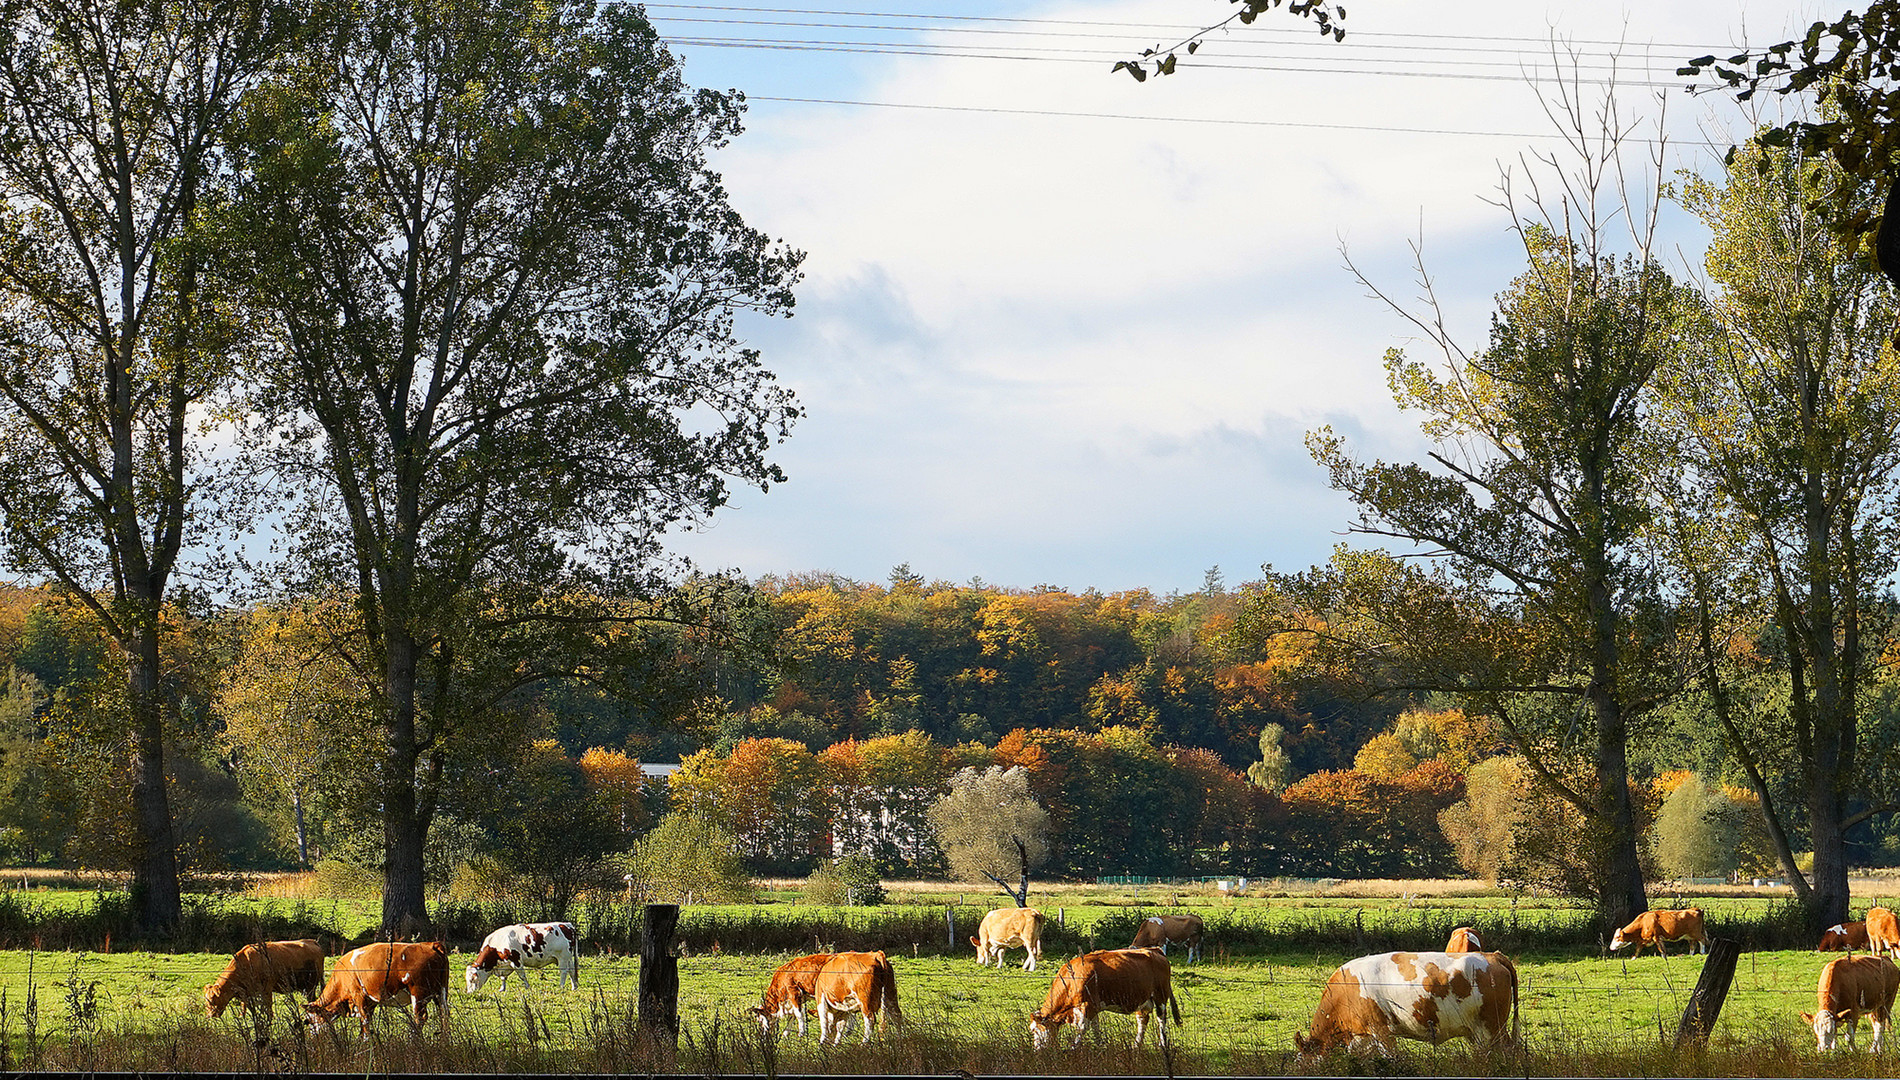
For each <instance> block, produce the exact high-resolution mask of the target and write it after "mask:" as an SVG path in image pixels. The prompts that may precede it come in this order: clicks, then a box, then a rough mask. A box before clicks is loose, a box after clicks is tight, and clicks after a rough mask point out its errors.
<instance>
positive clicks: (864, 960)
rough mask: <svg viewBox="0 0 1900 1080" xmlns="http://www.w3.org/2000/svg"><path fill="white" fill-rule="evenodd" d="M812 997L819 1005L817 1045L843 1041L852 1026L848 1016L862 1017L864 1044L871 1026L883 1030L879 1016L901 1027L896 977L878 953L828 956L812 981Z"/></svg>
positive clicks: (869, 1033) (847, 953) (902, 1013)
mask: <svg viewBox="0 0 1900 1080" xmlns="http://www.w3.org/2000/svg"><path fill="white" fill-rule="evenodd" d="M812 996H813V997H814V998H815V999H816V1000H817V1002H818V1045H820V1046H823V1045H825V1040H826V1039H827V1038H830V1040H831V1044H832V1045H833V1046H836V1045H838V1044H839V1043H841V1042H843V1041H844V1036H845V1030H846V1029H847V1028H849V1027H850V1026H851V1014H852V1013H858V1014H861V1015H862V1016H863V1017H864V1041H865V1042H867V1043H868V1042H870V1041H871V1027H872V1025H873V1024H875V1025H877V1026H878V1027H880V1028H881V1027H883V1026H884V1022H883V1019H882V1016H881V1015H880V1014H884V1015H888V1016H889V1017H890V1022H891V1023H893V1024H898V1025H900V1026H901V1025H902V1024H903V1023H904V1011H903V1010H902V1009H900V1008H898V1007H897V977H896V975H895V974H894V973H893V972H892V971H891V962H890V960H889V959H888V958H887V957H885V955H884V954H883V953H881V952H841V953H833V954H831V959H829V960H826V961H825V966H824V967H821V968H819V969H818V976H817V977H816V978H815V979H813V980H812Z"/></svg>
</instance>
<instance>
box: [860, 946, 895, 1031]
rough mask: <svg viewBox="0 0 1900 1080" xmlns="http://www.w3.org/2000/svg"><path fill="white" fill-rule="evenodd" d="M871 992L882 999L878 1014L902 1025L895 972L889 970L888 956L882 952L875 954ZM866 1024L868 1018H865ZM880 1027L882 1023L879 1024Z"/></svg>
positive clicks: (868, 1021) (867, 1023)
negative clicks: (875, 970) (874, 976)
mask: <svg viewBox="0 0 1900 1080" xmlns="http://www.w3.org/2000/svg"><path fill="white" fill-rule="evenodd" d="M871 993H872V994H874V995H876V996H877V997H878V998H880V999H882V1000H881V1003H880V1005H879V1009H878V1016H879V1017H884V1016H887V1015H888V1016H889V1017H890V1018H891V1019H890V1022H891V1023H892V1024H895V1025H897V1026H898V1027H903V1026H904V1010H903V1009H902V1008H900V1007H899V1006H898V1004H897V973H896V972H894V971H892V970H891V961H890V958H889V957H887V956H885V955H884V954H883V953H878V954H877V977H876V978H874V979H873V980H872V990H871ZM865 1024H866V1025H867V1026H868V1025H869V1024H870V1020H869V1019H868V1018H867V1019H866V1020H865ZM879 1026H880V1027H882V1026H883V1025H882V1023H880V1024H879Z"/></svg>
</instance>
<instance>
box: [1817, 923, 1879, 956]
mask: <svg viewBox="0 0 1900 1080" xmlns="http://www.w3.org/2000/svg"><path fill="white" fill-rule="evenodd" d="M1866 947H1867V924H1866V923H1864V922H1844V923H1835V924H1834V925H1833V926H1830V927H1828V928H1827V929H1826V930H1825V931H1823V932H1822V934H1821V943H1820V944H1819V945H1816V946H1815V947H1814V951H1815V952H1853V951H1854V950H1855V949H1865V948H1866Z"/></svg>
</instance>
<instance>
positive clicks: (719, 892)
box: [627, 813, 752, 904]
mask: <svg viewBox="0 0 1900 1080" xmlns="http://www.w3.org/2000/svg"><path fill="white" fill-rule="evenodd" d="M627 868H628V873H627V880H628V884H629V885H630V886H631V887H632V888H631V891H632V893H633V900H634V902H635V903H678V904H690V903H693V902H694V901H699V902H701V903H709V902H711V903H717V902H722V901H724V902H743V901H748V900H751V899H752V878H751V876H750V875H748V874H747V873H746V869H745V863H744V862H743V861H741V860H740V858H739V845H738V841H737V840H735V839H734V838H733V835H732V833H731V832H730V831H728V830H727V829H725V828H724V827H723V826H721V825H720V824H719V823H718V822H716V821H714V820H712V819H711V818H708V817H704V816H701V815H699V814H694V813H676V814H669V815H667V816H666V817H665V818H664V819H662V820H661V822H660V823H659V825H657V826H655V827H654V829H653V831H652V832H650V833H648V834H646V835H645V836H643V837H641V838H640V842H639V843H637V844H635V845H634V848H633V853H632V854H631V855H629V856H628V857H627Z"/></svg>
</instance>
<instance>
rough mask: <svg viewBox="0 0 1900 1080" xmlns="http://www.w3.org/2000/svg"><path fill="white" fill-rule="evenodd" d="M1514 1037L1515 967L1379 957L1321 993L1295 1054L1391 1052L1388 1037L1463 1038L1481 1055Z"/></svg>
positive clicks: (1339, 974)
mask: <svg viewBox="0 0 1900 1080" xmlns="http://www.w3.org/2000/svg"><path fill="white" fill-rule="evenodd" d="M1507 1021H1508V1022H1509V1023H1510V1028H1511V1030H1510V1035H1509V1038H1510V1039H1511V1040H1512V1041H1516V1040H1517V1037H1518V1021H1517V965H1515V964H1513V963H1512V962H1511V959H1510V957H1508V956H1505V955H1504V954H1503V953H1495V952H1490V953H1430V952H1426V953H1405V952H1395V953H1379V954H1377V955H1374V956H1362V957H1360V958H1359V959H1357V960H1349V961H1347V962H1346V963H1344V964H1342V965H1340V967H1339V969H1338V970H1337V971H1335V972H1333V976H1332V978H1331V979H1329V980H1327V982H1326V989H1325V991H1324V992H1323V993H1321V994H1320V999H1319V1009H1318V1011H1316V1012H1314V1014H1313V1029H1312V1031H1311V1033H1310V1034H1308V1035H1299V1034H1295V1035H1294V1036H1293V1043H1294V1045H1295V1046H1297V1047H1299V1051H1300V1053H1301V1054H1302V1055H1305V1056H1307V1057H1317V1056H1319V1055H1322V1054H1326V1053H1329V1052H1331V1051H1332V1050H1334V1049H1335V1048H1337V1047H1341V1046H1344V1047H1346V1048H1348V1049H1351V1050H1362V1049H1377V1050H1379V1051H1381V1052H1384V1053H1387V1054H1389V1053H1391V1052H1392V1049H1393V1039H1394V1038H1395V1037H1396V1038H1403V1039H1417V1040H1419V1041H1421V1042H1428V1043H1431V1044H1433V1045H1434V1046H1435V1045H1437V1044H1439V1043H1442V1042H1444V1041H1446V1040H1447V1039H1461V1038H1463V1039H1470V1040H1471V1042H1472V1045H1474V1046H1476V1047H1477V1048H1479V1049H1480V1050H1482V1049H1484V1048H1486V1047H1489V1046H1491V1045H1493V1044H1494V1043H1498V1042H1500V1041H1503V1040H1504V1039H1505V1038H1506V1035H1505V1024H1506V1022H1507Z"/></svg>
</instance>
